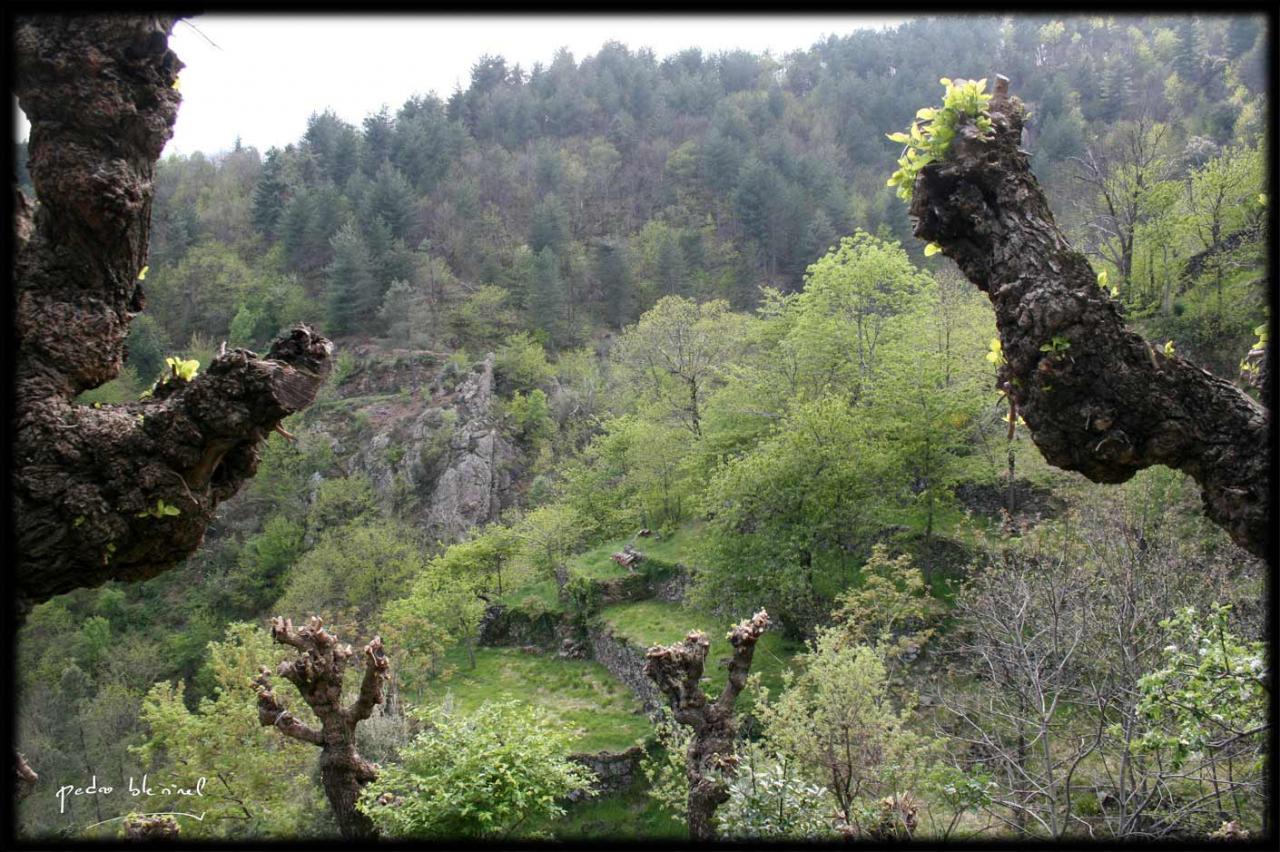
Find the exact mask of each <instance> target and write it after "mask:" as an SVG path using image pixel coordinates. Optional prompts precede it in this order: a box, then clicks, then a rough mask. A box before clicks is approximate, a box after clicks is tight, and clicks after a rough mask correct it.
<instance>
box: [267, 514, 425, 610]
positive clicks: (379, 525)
mask: <svg viewBox="0 0 1280 852" xmlns="http://www.w3.org/2000/svg"><path fill="white" fill-rule="evenodd" d="M418 538H419V536H418V534H417V531H416V530H414V529H412V528H410V527H408V526H406V525H403V524H400V523H397V522H394V521H387V520H366V521H356V522H351V523H348V524H346V525H344V526H341V527H333V528H329V529H327V530H325V532H324V533H322V534H321V536H320V540H319V541H318V542H316V545H315V547H313V548H311V549H310V550H309V551H307V552H306V554H305V555H303V556H302V557H301V558H300V559H298V561H297V562H296V563H295V564H294V566H293V568H292V570H291V571H290V572H289V575H288V581H287V584H286V586H285V592H284V595H282V596H281V598H280V600H279V601H278V602H277V603H276V607H275V608H276V609H278V610H281V611H288V612H304V613H319V612H325V613H339V612H354V614H355V615H356V618H357V619H359V621H360V623H364V621H365V619H367V618H368V617H369V616H370V615H372V614H373V613H374V612H376V611H377V610H379V609H381V608H382V607H383V606H384V605H385V604H386V603H387V602H388V601H390V600H392V599H393V598H394V597H395V595H396V594H398V593H399V592H400V591H401V590H402V589H403V588H404V584H405V583H407V582H409V581H410V580H411V579H412V578H413V577H415V576H417V575H418V574H420V573H421V572H422V570H423V569H424V567H425V563H426V560H425V558H424V555H423V552H422V547H421V544H420V543H419V541H418Z"/></svg>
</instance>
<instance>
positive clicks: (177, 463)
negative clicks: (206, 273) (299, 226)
mask: <svg viewBox="0 0 1280 852" xmlns="http://www.w3.org/2000/svg"><path fill="white" fill-rule="evenodd" d="M173 22H174V19H173V18H170V17H155V16H145V15H128V16H126V15H111V16H76V17H58V16H37V17H30V18H24V19H20V20H18V21H17V22H16V28H15V31H14V59H15V65H14V70H15V77H14V93H15V94H16V96H17V98H18V104H19V106H20V107H21V108H22V110H23V111H24V112H25V113H26V115H27V117H28V118H29V119H30V121H31V142H30V161H29V163H28V168H29V170H30V173H31V177H32V181H33V184H34V186H35V189H36V194H37V196H38V199H39V203H38V204H35V203H33V202H32V201H31V200H30V199H28V198H27V197H26V196H25V195H23V194H21V193H20V192H19V193H17V194H16V195H15V198H14V202H15V222H14V226H15V234H16V243H15V257H14V267H13V276H14V288H13V300H14V301H13V305H14V333H15V341H14V342H15V351H14V355H15V358H14V379H15V383H14V387H13V391H14V411H13V421H12V422H13V425H14V443H13V468H12V471H11V480H10V482H11V486H12V489H13V492H12V493H13V497H14V518H15V519H16V529H15V532H16V542H17V550H18V553H19V561H18V566H17V570H16V589H15V592H16V599H17V602H18V606H19V610H20V611H21V612H25V611H27V610H28V609H29V608H30V607H31V606H32V605H33V604H35V603H38V602H40V601H43V600H46V599H48V598H50V597H52V596H53V595H56V594H60V593H62V592H65V591H69V590H71V589H74V588H77V587H80V586H95V585H98V584H100V583H102V582H104V581H106V580H109V579H129V580H137V579H144V578H146V577H151V576H154V575H155V574H157V573H159V572H161V571H164V570H166V569H168V568H170V567H172V566H173V565H175V564H176V563H178V562H179V561H181V560H182V559H184V558H185V557H186V556H187V555H188V554H190V553H191V552H192V551H194V550H195V549H196V547H198V546H199V544H200V542H201V541H202V539H203V537H204V531H205V528H206V526H207V525H208V524H209V522H210V521H211V520H212V518H213V515H214V511H215V509H216V507H217V504H218V503H220V502H221V501H222V500H225V499H227V498H228V497H230V496H231V495H233V494H235V493H236V491H237V490H238V489H239V488H240V486H241V485H242V484H243V482H244V481H245V480H246V479H248V478H250V477H252V476H253V473H254V471H255V469H256V467H257V461H258V446H259V444H260V442H261V441H262V439H263V438H265V437H266V436H267V435H268V434H269V433H270V432H271V430H272V429H273V428H275V427H276V426H277V425H278V424H279V423H280V421H281V420H282V419H283V418H284V417H286V416H287V415H289V414H291V413H293V412H295V411H298V410H300V409H302V408H305V407H306V406H307V405H309V404H310V403H311V402H312V400H313V399H314V398H315V395H316V393H317V391H318V390H319V388H320V385H321V384H323V382H324V379H325V376H326V375H327V374H328V371H329V369H330V355H331V352H332V346H331V344H330V343H329V342H328V341H327V340H325V339H324V338H322V337H320V336H318V335H316V334H314V333H313V332H312V331H311V330H310V329H308V328H306V327H305V326H303V327H298V328H295V329H294V330H293V331H292V332H290V333H289V334H288V335H287V336H285V337H282V338H281V339H279V340H277V341H276V342H275V343H274V344H272V346H271V349H270V351H269V352H268V354H267V357H266V358H260V357H259V356H258V355H257V354H255V353H253V352H249V351H247V350H243V349H237V350H234V351H231V352H227V353H225V354H223V355H221V356H220V357H218V358H217V359H216V360H214V362H213V363H212V364H210V365H209V366H208V368H207V369H206V370H205V371H204V372H203V374H201V375H198V376H193V375H192V374H191V373H190V371H188V370H185V369H183V370H182V371H181V375H179V374H178V371H174V373H173V374H172V375H169V376H168V377H167V378H166V380H165V381H163V382H162V383H160V384H159V385H158V386H157V387H156V388H155V389H154V391H153V392H152V395H151V397H150V398H149V399H148V400H146V401H142V402H135V403H128V404H122V405H113V406H106V405H104V406H102V407H101V408H98V407H90V406H87V405H77V404H76V403H75V402H74V400H75V398H76V396H78V395H79V394H80V393H82V392H84V391H86V390H90V389H92V388H96V387H98V386H100V385H103V384H105V383H106V382H108V381H110V380H112V379H113V378H115V377H116V376H117V375H118V374H119V372H120V370H121V363H122V359H123V356H124V348H125V347H124V344H125V339H126V337H127V335H128V333H129V325H130V321H131V320H132V319H133V318H134V317H135V316H137V314H138V313H139V312H140V311H141V310H142V309H143V308H144V306H145V303H146V298H145V295H144V284H143V283H142V279H143V278H144V275H145V267H146V256H147V243H148V236H149V231H150V213H151V199H152V195H153V191H154V183H153V180H154V166H155V162H156V159H157V158H158V157H159V155H160V151H161V149H162V148H163V146H164V143H165V141H166V140H167V139H168V138H169V136H170V134H171V132H172V127H173V122H174V119H175V117H176V114H177V108H178V103H179V100H180V98H179V95H178V91H177V89H176V88H175V85H174V84H175V81H176V80H177V75H178V70H179V69H180V68H181V67H182V63H181V62H179V61H178V58H177V57H176V56H175V55H174V54H173V52H172V51H170V50H169V49H168V36H169V32H170V30H171V29H172V27H173ZM90 459H92V463H89V462H88V461H87V460H90Z"/></svg>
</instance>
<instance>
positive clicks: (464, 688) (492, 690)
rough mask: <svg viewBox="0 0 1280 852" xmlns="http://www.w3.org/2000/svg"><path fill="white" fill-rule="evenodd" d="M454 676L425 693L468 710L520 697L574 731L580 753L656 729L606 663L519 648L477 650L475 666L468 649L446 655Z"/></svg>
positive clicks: (617, 747) (618, 746) (630, 741)
mask: <svg viewBox="0 0 1280 852" xmlns="http://www.w3.org/2000/svg"><path fill="white" fill-rule="evenodd" d="M447 661H448V664H449V665H452V666H454V667H455V669H456V670H455V671H454V673H453V675H452V676H450V677H449V678H447V679H444V680H438V681H435V682H434V683H433V684H432V685H431V687H430V689H429V690H428V692H427V695H426V696H425V698H426V700H428V701H442V700H444V698H445V696H446V695H447V694H451V695H452V696H453V701H454V706H455V707H457V708H458V710H459V711H461V712H464V713H466V712H470V711H472V710H474V709H475V708H477V707H479V706H480V705H481V704H482V703H484V702H486V701H510V700H513V699H514V700H517V701H522V702H524V703H526V704H533V705H536V706H538V707H541V708H542V709H544V710H546V711H547V713H548V714H549V715H550V717H551V719H552V720H553V722H554V724H556V725H557V726H559V727H563V728H564V729H566V730H569V731H571V732H572V733H573V748H574V750H576V751H587V752H593V751H602V750H606V749H607V750H609V751H622V750H624V749H627V748H630V747H631V746H633V745H635V744H637V743H640V742H643V741H644V740H646V739H648V738H649V736H650V735H651V734H652V733H653V728H652V726H651V725H650V724H649V720H648V719H647V718H645V716H644V715H643V714H642V712H641V707H640V703H639V702H638V701H636V699H635V696H633V695H632V694H631V691H630V690H629V689H627V688H626V687H625V686H623V685H622V684H621V683H620V682H618V681H617V680H616V679H615V678H614V677H613V675H611V674H609V672H608V671H606V670H605V668H604V666H601V665H600V664H599V663H595V662H592V661H589V660H562V659H559V658H557V657H555V656H554V655H544V654H527V653H525V652H523V651H521V650H519V649H517V648H478V649H476V667H475V668H474V669H470V668H468V667H467V658H466V652H465V651H464V650H463V649H462V648H454V649H453V650H452V651H450V652H449V654H448V655H447Z"/></svg>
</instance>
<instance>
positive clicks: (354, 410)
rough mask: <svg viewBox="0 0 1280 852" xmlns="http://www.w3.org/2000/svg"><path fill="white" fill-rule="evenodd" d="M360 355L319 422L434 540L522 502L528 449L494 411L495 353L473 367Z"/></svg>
mask: <svg viewBox="0 0 1280 852" xmlns="http://www.w3.org/2000/svg"><path fill="white" fill-rule="evenodd" d="M352 357H354V358H355V364H354V366H352V365H351V364H348V365H347V368H346V370H345V371H343V372H344V373H345V375H344V376H343V377H342V379H341V381H340V382H339V384H338V387H337V398H336V399H333V400H329V401H327V402H326V403H325V404H323V405H322V406H319V407H318V410H317V411H316V413H315V414H314V415H313V416H312V417H311V418H310V420H309V428H311V429H312V431H315V432H319V433H322V434H323V435H325V436H326V437H327V439H328V440H329V442H330V444H331V446H332V447H333V451H334V455H335V456H336V457H337V458H338V459H339V460H340V463H341V464H342V465H343V466H344V467H346V468H347V469H348V471H351V472H355V471H359V472H361V473H363V474H365V475H367V476H368V477H369V479H370V481H371V482H372V483H373V487H374V489H375V491H377V492H378V494H379V496H380V497H381V498H383V499H385V500H387V501H388V502H389V503H391V504H393V505H397V506H398V507H400V508H401V510H402V511H404V512H405V513H406V514H408V515H409V516H411V517H415V518H416V519H417V520H418V521H419V523H420V524H421V525H422V526H423V527H424V528H425V529H426V531H427V533H428V535H429V536H430V537H431V538H433V539H437V540H440V541H444V542H452V541H457V540H458V539H460V538H461V537H462V536H463V535H464V534H465V533H466V532H467V531H468V530H469V529H471V528H472V527H475V526H478V525H481V524H485V523H489V522H491V521H494V520H496V519H497V518H498V515H499V514H500V512H501V510H502V509H503V508H505V507H506V506H508V505H510V503H511V501H512V499H513V491H512V485H513V481H514V478H515V475H516V473H517V472H518V468H519V453H518V451H517V449H516V447H515V444H514V442H513V441H512V440H510V439H509V438H508V436H507V435H506V433H505V432H504V430H503V428H502V424H501V422H500V418H499V417H498V414H497V411H496V410H495V407H494V376H493V372H494V356H493V355H492V354H490V355H488V356H487V357H486V358H485V359H484V360H483V361H480V362H478V363H476V364H474V365H472V366H471V367H470V368H465V367H462V368H460V367H459V366H458V365H457V362H456V361H444V362H443V363H441V362H440V359H439V357H438V356H436V355H435V354H434V353H429V352H403V351H392V352H377V351H374V350H371V349H369V348H367V347H366V348H365V349H363V350H362V349H356V350H354V352H353V356H352ZM341 370H342V368H341V367H340V371H341Z"/></svg>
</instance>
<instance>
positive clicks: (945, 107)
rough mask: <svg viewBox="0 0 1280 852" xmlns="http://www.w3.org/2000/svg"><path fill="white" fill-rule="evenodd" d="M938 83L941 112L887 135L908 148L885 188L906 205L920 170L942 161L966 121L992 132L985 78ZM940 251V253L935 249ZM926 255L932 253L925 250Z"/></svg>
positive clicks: (928, 112) (923, 114)
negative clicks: (943, 90)
mask: <svg viewBox="0 0 1280 852" xmlns="http://www.w3.org/2000/svg"><path fill="white" fill-rule="evenodd" d="M938 82H940V83H941V84H942V85H943V86H945V87H946V93H945V94H944V95H943V96H942V108H941V109H934V108H933V107H925V108H924V109H921V110H920V111H919V112H917V113H916V117H915V120H914V121H912V122H911V126H910V127H909V128H907V130H906V132H903V133H887V134H885V135H886V136H888V137H889V141H891V142H899V143H901V144H902V145H905V146H906V147H905V148H904V149H903V152H902V156H901V157H899V158H898V170H897V171H896V172H894V173H893V175H891V176H890V178H889V180H888V183H887V184H886V185H887V186H896V187H897V188H898V197H899V198H901V199H902V200H904V201H910V200H911V192H912V188H913V187H914V186H915V182H916V175H917V174H918V173H919V172H920V169H922V168H923V167H924V166H926V165H928V164H929V163H932V162H934V161H935V160H940V159H942V157H943V156H944V155H945V154H946V153H947V149H948V148H950V147H951V140H953V139H955V136H956V130H957V129H958V128H959V127H960V126H961V125H962V124H963V123H964V122H965V121H966V120H969V119H972V120H973V122H974V124H975V125H976V126H977V127H978V129H979V130H981V131H982V132H983V133H984V134H985V133H988V132H990V131H991V117H990V116H989V115H988V114H987V104H989V103H990V102H991V95H990V94H988V93H987V92H986V91H985V89H986V87H987V81H986V79H985V78H984V79H981V80H954V81H953V80H951V79H950V78H948V77H943V78H942V79H941V80H939V81H938ZM938 250H940V249H935V251H938ZM925 253H926V254H931V253H932V252H929V251H928V250H927V249H926V252H925Z"/></svg>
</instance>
